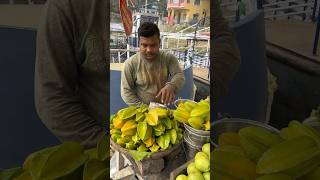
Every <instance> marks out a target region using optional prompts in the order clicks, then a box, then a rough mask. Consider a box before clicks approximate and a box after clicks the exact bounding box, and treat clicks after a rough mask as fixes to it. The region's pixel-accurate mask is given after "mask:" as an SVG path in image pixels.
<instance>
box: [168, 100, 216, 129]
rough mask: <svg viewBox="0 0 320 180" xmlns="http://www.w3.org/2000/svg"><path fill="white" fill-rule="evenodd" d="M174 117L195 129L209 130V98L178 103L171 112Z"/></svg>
mask: <svg viewBox="0 0 320 180" xmlns="http://www.w3.org/2000/svg"><path fill="white" fill-rule="evenodd" d="M173 116H174V119H176V120H177V121H179V122H181V123H185V124H187V125H190V126H191V127H193V128H195V129H197V130H205V131H210V101H209V98H207V99H205V100H200V102H198V103H196V102H194V101H185V102H181V103H179V104H178V107H177V109H176V110H175V111H174V113H173Z"/></svg>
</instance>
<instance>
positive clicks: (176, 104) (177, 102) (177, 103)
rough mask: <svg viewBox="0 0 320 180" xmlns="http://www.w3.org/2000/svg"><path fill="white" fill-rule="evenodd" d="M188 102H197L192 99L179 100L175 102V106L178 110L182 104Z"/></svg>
mask: <svg viewBox="0 0 320 180" xmlns="http://www.w3.org/2000/svg"><path fill="white" fill-rule="evenodd" d="M186 101H191V102H195V101H193V100H191V99H177V100H175V101H174V106H175V107H176V108H177V107H178V105H179V104H180V103H182V102H186ZM195 103H197V102H195Z"/></svg>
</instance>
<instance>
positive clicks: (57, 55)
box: [35, 0, 109, 148]
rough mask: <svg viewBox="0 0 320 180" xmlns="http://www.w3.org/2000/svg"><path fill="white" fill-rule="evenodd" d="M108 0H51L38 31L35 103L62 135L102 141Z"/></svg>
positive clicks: (65, 138) (86, 142)
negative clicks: (100, 139)
mask: <svg viewBox="0 0 320 180" xmlns="http://www.w3.org/2000/svg"><path fill="white" fill-rule="evenodd" d="M107 3H108V1H105V0H90V1H88V0H49V1H48V2H47V3H46V4H45V6H44V7H43V15H42V16H41V17H42V19H41V21H40V24H39V27H38V32H37V52H36V67H35V103H36V109H37V112H38V114H39V116H40V118H41V120H42V121H43V123H44V124H45V125H46V126H47V127H48V128H49V129H50V130H51V131H52V132H53V133H54V134H55V135H56V136H57V137H58V138H59V139H60V140H61V141H78V142H80V143H81V144H82V145H84V146H85V147H86V148H90V147H94V146H96V143H97V141H98V139H99V138H100V136H101V134H104V122H105V120H106V119H107V117H106V115H107V114H106V112H107V110H108V108H109V106H108V104H109V102H108V95H109V87H108V84H109V81H108V73H107V72H108V71H107V70H108V69H107V67H108V64H109V62H107V61H106V59H107V54H106V50H107V49H108V47H107V39H106V38H107V37H108V29H109V28H107V16H108V15H109V11H108V9H107Z"/></svg>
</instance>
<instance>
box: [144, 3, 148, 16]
mask: <svg viewBox="0 0 320 180" xmlns="http://www.w3.org/2000/svg"><path fill="white" fill-rule="evenodd" d="M147 5H148V0H146V5H145V6H144V12H145V13H147Z"/></svg>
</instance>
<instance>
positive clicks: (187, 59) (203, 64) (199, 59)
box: [110, 47, 210, 77]
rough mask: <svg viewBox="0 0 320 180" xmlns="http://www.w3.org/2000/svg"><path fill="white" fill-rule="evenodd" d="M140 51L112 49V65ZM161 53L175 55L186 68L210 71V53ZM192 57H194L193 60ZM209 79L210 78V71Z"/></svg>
mask: <svg viewBox="0 0 320 180" xmlns="http://www.w3.org/2000/svg"><path fill="white" fill-rule="evenodd" d="M138 51H139V50H138V49H129V50H128V49H110V60H111V61H110V63H123V62H125V61H126V60H127V59H128V58H130V57H131V56H133V55H134V54H136V53H137V52H138ZM161 51H167V52H170V53H172V54H173V55H175V57H177V59H178V62H179V63H180V64H181V65H182V66H183V67H184V68H188V67H190V66H191V65H192V67H196V68H204V69H208V70H209V67H210V59H209V54H208V53H200V52H196V53H195V54H194V55H193V51H192V48H191V47H190V48H170V49H161ZM191 57H193V59H192V58H191ZM207 77H209V71H208V74H207Z"/></svg>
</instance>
